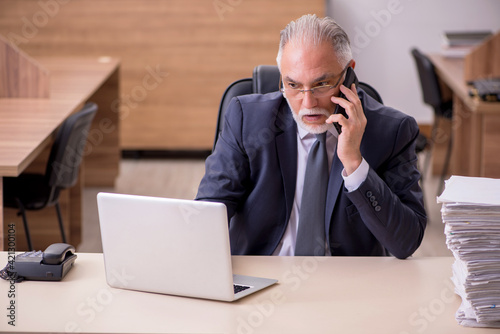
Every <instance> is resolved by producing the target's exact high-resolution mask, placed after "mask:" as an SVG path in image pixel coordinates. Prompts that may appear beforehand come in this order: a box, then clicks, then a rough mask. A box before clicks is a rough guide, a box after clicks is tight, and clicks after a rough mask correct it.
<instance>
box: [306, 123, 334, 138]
mask: <svg viewBox="0 0 500 334" xmlns="http://www.w3.org/2000/svg"><path fill="white" fill-rule="evenodd" d="M327 132H330V134H332V135H333V136H335V138H338V137H339V133H338V132H337V129H335V127H334V126H332V127H331V128H330V129H328V131H327ZM297 133H298V134H299V138H300V139H301V140H302V139H304V138H305V137H306V136H307V135H310V136H314V134H312V133H310V132H307V130H305V129H303V128H302V127H301V126H300V125H298V124H297Z"/></svg>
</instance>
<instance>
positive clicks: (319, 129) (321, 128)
mask: <svg viewBox="0 0 500 334" xmlns="http://www.w3.org/2000/svg"><path fill="white" fill-rule="evenodd" d="M289 106H290V105H289ZM290 110H291V111H292V116H293V119H294V120H295V122H297V124H298V125H299V126H300V127H301V128H302V129H304V130H306V131H307V132H309V133H312V134H320V133H323V132H326V131H328V130H329V129H330V128H331V127H332V126H333V124H332V123H323V124H319V125H318V124H307V123H305V122H304V121H303V120H302V117H303V116H306V115H313V114H314V115H319V114H321V115H325V116H326V117H327V118H328V117H330V115H331V114H330V112H329V111H328V110H326V109H324V108H312V109H301V110H300V111H299V113H298V114H296V113H295V112H294V111H293V110H292V107H291V106H290Z"/></svg>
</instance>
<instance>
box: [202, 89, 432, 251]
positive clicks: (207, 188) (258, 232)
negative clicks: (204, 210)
mask: <svg viewBox="0 0 500 334" xmlns="http://www.w3.org/2000/svg"><path fill="white" fill-rule="evenodd" d="M358 95H359V97H360V99H361V102H362V105H363V109H364V112H365V115H366V118H367V126H366V130H365V133H364V136H363V140H362V143H361V153H362V155H363V157H364V158H365V160H366V161H367V162H368V164H369V165H370V171H369V173H368V177H367V179H366V180H365V182H363V184H362V185H361V186H360V187H359V188H358V189H357V190H356V191H353V192H351V193H348V192H347V190H346V189H345V188H344V187H343V179H342V176H341V171H342V169H343V166H342V163H341V162H340V160H339V159H338V157H337V155H335V157H334V158H333V163H332V168H331V171H330V179H329V184H328V195H327V208H326V219H325V229H326V231H327V238H328V242H329V245H330V250H331V253H332V255H350V256H354V255H359V256H368V255H387V254H388V253H387V252H389V253H390V254H392V255H394V256H396V257H398V258H406V257H408V256H410V255H411V254H413V252H414V251H415V250H416V249H417V248H418V246H419V245H420V243H421V241H422V237H423V235H424V229H425V225H426V220H427V218H426V214H425V210H424V205H423V195H422V190H421V188H420V186H419V184H418V181H419V179H420V173H419V171H418V170H417V166H416V163H417V156H416V153H415V139H416V137H417V135H418V131H419V130H418V126H417V124H416V122H415V120H414V119H413V118H412V117H409V116H408V115H405V114H403V113H401V112H399V111H397V110H394V109H391V108H388V107H386V106H384V105H381V104H379V103H378V102H377V101H375V100H374V99H372V98H371V97H369V96H368V95H367V94H366V93H365V92H363V91H362V90H361V89H358ZM296 174H297V125H296V123H295V121H294V120H293V118H292V115H291V111H290V108H289V106H288V104H287V102H286V100H285V99H284V98H283V96H282V94H281V93H279V92H276V93H270V94H265V95H245V96H240V97H237V98H234V99H233V100H232V101H231V103H230V105H229V107H228V109H227V112H226V119H225V124H224V127H223V130H222V133H221V135H220V137H219V139H218V142H217V145H216V148H215V150H214V152H213V154H212V155H211V156H209V157H208V158H207V160H206V174H205V176H204V177H203V179H202V181H201V184H200V187H199V189H198V194H197V199H199V200H210V201H217V202H222V203H225V204H226V206H227V211H228V217H229V218H230V224H229V231H230V241H231V251H232V253H233V254H234V255H271V254H272V253H273V251H274V250H275V248H276V247H277V245H278V243H279V242H280V240H281V238H282V236H283V234H284V232H285V229H286V226H287V223H288V220H289V218H290V213H291V210H292V204H293V199H294V195H295V183H296Z"/></svg>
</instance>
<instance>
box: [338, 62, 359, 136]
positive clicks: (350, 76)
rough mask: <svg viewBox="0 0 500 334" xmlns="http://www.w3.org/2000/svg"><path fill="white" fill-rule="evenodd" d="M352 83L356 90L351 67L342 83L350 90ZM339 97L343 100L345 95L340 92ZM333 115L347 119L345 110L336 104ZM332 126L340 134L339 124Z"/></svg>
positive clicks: (356, 83)
mask: <svg viewBox="0 0 500 334" xmlns="http://www.w3.org/2000/svg"><path fill="white" fill-rule="evenodd" d="M353 83H354V85H355V86H356V88H357V87H358V78H357V77H356V73H354V70H353V69H352V67H348V68H347V71H346V72H345V80H344V82H343V83H342V84H343V85H344V86H346V87H347V88H349V89H351V85H352V84H353ZM339 97H341V98H343V99H345V98H346V97H345V95H344V94H343V93H342V92H340V95H339ZM333 113H334V114H342V115H344V117H345V118H349V116H347V113H346V112H345V109H344V108H342V107H341V106H340V104H337V106H336V107H335V111H334V112H333ZM333 126H335V129H337V131H338V133H339V134H340V133H341V132H342V126H341V125H340V124H339V123H333Z"/></svg>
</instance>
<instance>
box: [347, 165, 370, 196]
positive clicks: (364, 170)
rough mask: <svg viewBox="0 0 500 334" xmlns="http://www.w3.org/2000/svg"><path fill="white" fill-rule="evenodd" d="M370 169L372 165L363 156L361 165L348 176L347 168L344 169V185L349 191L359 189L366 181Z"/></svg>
mask: <svg viewBox="0 0 500 334" xmlns="http://www.w3.org/2000/svg"><path fill="white" fill-rule="evenodd" d="M369 170H370V165H368V162H366V160H365V158H363V160H362V161H361V164H360V165H359V167H358V168H357V169H356V170H355V171H354V172H353V173H352V174H351V175H349V176H346V172H345V169H343V170H342V177H343V178H344V186H345V188H346V189H347V191H348V192H351V191H354V190H356V189H358V188H359V186H360V185H361V183H363V182H365V180H366V177H367V176H368V171H369Z"/></svg>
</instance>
